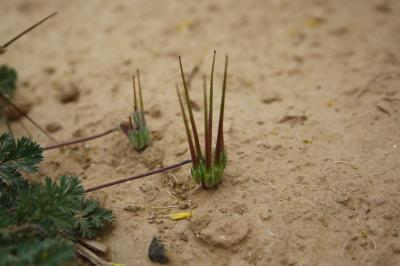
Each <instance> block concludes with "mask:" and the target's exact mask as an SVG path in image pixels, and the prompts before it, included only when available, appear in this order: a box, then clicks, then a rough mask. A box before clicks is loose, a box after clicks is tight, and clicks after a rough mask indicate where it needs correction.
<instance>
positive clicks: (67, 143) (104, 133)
mask: <svg viewBox="0 0 400 266" xmlns="http://www.w3.org/2000/svg"><path fill="white" fill-rule="evenodd" d="M117 130H118V128H112V129H109V130H107V131H105V132H103V133H99V134H96V135H93V136H90V137H84V138H80V139H76V140H71V141H67V142H64V143H59V144H55V145H51V146H47V147H44V148H43V151H48V150H53V149H58V148H61V147H65V146H69V145H73V144H77V143H81V142H86V141H90V140H94V139H98V138H101V137H103V136H106V135H108V134H111V133H113V132H115V131H117Z"/></svg>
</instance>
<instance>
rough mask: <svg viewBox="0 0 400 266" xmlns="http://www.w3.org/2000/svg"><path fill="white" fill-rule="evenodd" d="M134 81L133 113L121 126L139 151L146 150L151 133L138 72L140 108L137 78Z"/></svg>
mask: <svg viewBox="0 0 400 266" xmlns="http://www.w3.org/2000/svg"><path fill="white" fill-rule="evenodd" d="M132 81H133V112H132V114H131V116H130V117H128V121H127V122H122V123H121V124H120V128H121V130H122V131H123V132H124V133H125V135H126V136H127V137H128V139H129V142H130V143H131V144H132V145H133V147H134V148H135V149H136V150H137V151H142V150H144V149H145V148H146V147H147V146H148V145H149V142H150V132H149V130H148V128H147V125H146V119H145V117H144V109H143V97H142V85H141V83H140V74H139V70H137V83H138V87H139V106H138V100H137V96H136V84H135V76H133V78H132Z"/></svg>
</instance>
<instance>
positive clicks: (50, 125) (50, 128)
mask: <svg viewBox="0 0 400 266" xmlns="http://www.w3.org/2000/svg"><path fill="white" fill-rule="evenodd" d="M60 129H61V125H60V124H58V123H56V122H50V123H48V124H47V125H46V130H47V131H48V132H50V133H54V132H56V131H59V130H60Z"/></svg>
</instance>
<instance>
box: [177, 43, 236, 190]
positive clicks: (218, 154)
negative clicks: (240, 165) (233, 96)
mask: <svg viewBox="0 0 400 266" xmlns="http://www.w3.org/2000/svg"><path fill="white" fill-rule="evenodd" d="M179 65H180V70H181V76H182V83H183V89H184V95H185V102H186V105H187V109H188V113H189V119H190V127H191V129H192V131H190V128H189V122H188V120H187V116H186V111H185V107H184V104H183V101H182V98H181V95H180V92H179V89H178V86H176V91H177V94H178V99H179V104H180V107H181V112H182V117H183V122H184V125H185V129H186V136H187V139H188V144H189V150H190V155H191V157H192V164H193V166H192V170H191V175H192V177H193V180H194V181H195V182H196V183H197V184H200V183H201V184H202V186H203V188H212V187H216V186H218V184H219V183H221V181H222V175H223V173H224V170H225V167H226V164H227V155H226V151H225V148H224V136H223V134H224V132H223V131H224V129H223V122H224V107H225V93H226V80H227V71H228V56H226V58H225V71H224V79H223V83H222V97H221V109H220V113H219V122H218V131H217V143H216V146H215V151H214V158H212V151H211V146H212V119H213V88H214V65H215V51H214V56H213V62H212V66H211V78H210V92H209V102H207V85H206V81H205V78H204V79H203V84H204V86H203V92H204V132H205V133H204V142H205V153H204V155H203V153H202V151H201V148H200V141H199V136H198V134H197V128H196V123H195V121H194V118H193V112H192V106H191V102H190V97H189V92H188V87H187V83H186V79H185V74H184V72H183V67H182V61H181V58H180V57H179ZM192 134H193V138H192Z"/></svg>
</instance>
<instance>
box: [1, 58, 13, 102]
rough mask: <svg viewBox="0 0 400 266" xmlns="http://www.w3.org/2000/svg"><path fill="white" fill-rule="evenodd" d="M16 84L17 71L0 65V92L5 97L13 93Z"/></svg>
mask: <svg viewBox="0 0 400 266" xmlns="http://www.w3.org/2000/svg"><path fill="white" fill-rule="evenodd" d="M16 84H17V72H16V71H15V70H14V69H13V68H10V67H8V66H6V65H0V92H1V93H3V94H4V95H5V96H7V97H10V98H11V97H12V96H13V95H14V92H15V89H16V86H17V85H16Z"/></svg>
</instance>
